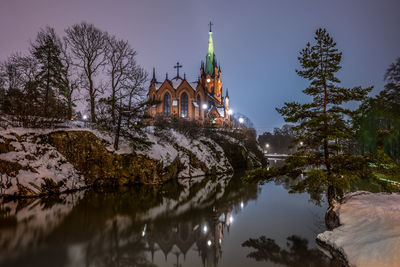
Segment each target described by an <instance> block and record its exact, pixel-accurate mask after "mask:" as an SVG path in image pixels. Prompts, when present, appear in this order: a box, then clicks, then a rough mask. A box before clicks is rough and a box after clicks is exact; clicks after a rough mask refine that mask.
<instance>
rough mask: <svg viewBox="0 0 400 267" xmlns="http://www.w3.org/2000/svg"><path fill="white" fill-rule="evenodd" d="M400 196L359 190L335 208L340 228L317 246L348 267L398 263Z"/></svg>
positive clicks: (324, 235) (320, 238)
mask: <svg viewBox="0 0 400 267" xmlns="http://www.w3.org/2000/svg"><path fill="white" fill-rule="evenodd" d="M399 203H400V194H387V193H375V194H374V193H370V192H365V191H358V192H355V193H351V194H348V195H346V196H345V197H344V199H343V201H342V203H341V204H339V205H338V206H337V207H335V212H336V213H337V215H338V217H339V220H340V226H339V227H337V228H335V229H333V231H325V232H324V233H321V234H319V235H318V236H317V243H318V244H319V245H320V246H322V247H323V248H324V249H325V250H328V251H331V252H333V254H335V255H334V256H336V257H338V258H341V259H342V261H343V262H345V263H346V264H348V265H349V266H395V265H396V264H398V263H399V262H400V254H399V251H400V237H399V235H400V224H399V222H400V204H399Z"/></svg>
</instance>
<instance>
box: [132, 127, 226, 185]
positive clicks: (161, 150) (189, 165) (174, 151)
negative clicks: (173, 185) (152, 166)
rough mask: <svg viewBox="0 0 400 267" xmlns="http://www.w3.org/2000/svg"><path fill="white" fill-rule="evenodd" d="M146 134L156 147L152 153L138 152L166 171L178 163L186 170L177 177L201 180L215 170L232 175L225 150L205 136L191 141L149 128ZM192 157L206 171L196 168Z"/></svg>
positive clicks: (146, 151) (181, 135)
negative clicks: (159, 164) (193, 157)
mask: <svg viewBox="0 0 400 267" xmlns="http://www.w3.org/2000/svg"><path fill="white" fill-rule="evenodd" d="M146 134H147V139H148V140H149V141H151V142H152V143H153V144H152V145H151V146H150V148H149V149H145V150H142V151H136V152H137V153H138V154H143V155H147V156H148V157H150V158H152V159H155V160H159V161H161V162H162V163H163V166H164V167H167V166H169V165H170V164H171V163H172V162H173V161H174V160H176V159H179V161H180V162H181V163H182V165H183V166H184V169H183V170H182V171H180V172H179V174H178V177H181V178H184V177H196V176H202V175H205V174H206V171H210V170H212V169H215V170H216V171H217V172H218V173H226V172H230V171H232V166H231V165H230V163H229V160H228V158H227V157H226V155H225V153H224V150H223V149H222V148H221V146H219V145H218V144H217V143H216V142H214V141H213V140H212V139H210V138H207V137H204V136H203V137H200V138H198V139H192V138H189V137H187V136H185V135H183V134H181V133H179V132H177V131H176V130H174V129H166V130H156V129H155V128H154V127H148V128H147V133H146ZM191 156H195V158H196V159H197V160H198V161H199V162H201V164H202V165H204V168H203V169H202V168H199V167H194V166H193V165H196V164H194V163H193V162H192V161H193V159H192V157H191Z"/></svg>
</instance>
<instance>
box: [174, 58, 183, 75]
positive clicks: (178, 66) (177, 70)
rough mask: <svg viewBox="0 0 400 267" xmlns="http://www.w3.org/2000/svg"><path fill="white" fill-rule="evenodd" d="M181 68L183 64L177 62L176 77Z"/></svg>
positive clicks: (175, 67)
mask: <svg viewBox="0 0 400 267" xmlns="http://www.w3.org/2000/svg"><path fill="white" fill-rule="evenodd" d="M179 68H182V65H179V62H176V66H174V69H176V77H179Z"/></svg>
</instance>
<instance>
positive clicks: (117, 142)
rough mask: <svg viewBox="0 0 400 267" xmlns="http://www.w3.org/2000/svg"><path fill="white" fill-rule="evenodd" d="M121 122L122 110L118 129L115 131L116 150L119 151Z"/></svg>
mask: <svg viewBox="0 0 400 267" xmlns="http://www.w3.org/2000/svg"><path fill="white" fill-rule="evenodd" d="M121 121H122V112H121V110H120V111H119V112H118V122H117V127H116V129H115V139H114V149H115V150H118V144H119V135H120V131H121Z"/></svg>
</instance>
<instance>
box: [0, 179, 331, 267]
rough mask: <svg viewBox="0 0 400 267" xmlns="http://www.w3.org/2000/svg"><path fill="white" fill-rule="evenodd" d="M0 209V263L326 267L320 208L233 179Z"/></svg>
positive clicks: (282, 188)
mask: <svg viewBox="0 0 400 267" xmlns="http://www.w3.org/2000/svg"><path fill="white" fill-rule="evenodd" d="M185 183H186V184H185V186H179V185H177V184H176V183H169V184H166V185H164V186H140V187H139V186H138V187H134V188H123V189H120V190H118V191H102V192H98V191H94V190H87V191H85V192H77V193H75V194H70V195H67V196H62V197H60V198H56V199H54V198H53V199H36V200H23V201H10V202H3V203H2V204H1V205H0V266H13V267H18V266H41V267H46V266H171V267H173V266H175V267H179V266H181V267H183V266H230V267H231V266H334V265H335V266H336V264H335V263H332V262H330V260H329V259H328V258H327V257H326V256H325V255H324V254H322V253H321V252H320V251H319V250H318V249H317V248H316V244H315V237H316V235H317V234H318V233H320V232H322V231H324V230H325V228H324V223H323V218H324V213H325V210H326V205H324V204H323V205H322V206H317V205H315V204H313V203H312V202H310V201H309V196H308V195H307V194H288V189H287V188H288V186H289V185H288V184H287V183H285V182H282V181H278V182H276V183H275V182H270V183H266V184H264V185H257V184H243V183H242V182H241V181H240V179H239V177H238V176H235V177H214V178H203V179H193V180H191V181H188V180H186V181H185Z"/></svg>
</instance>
